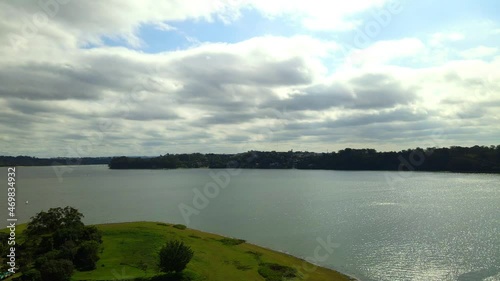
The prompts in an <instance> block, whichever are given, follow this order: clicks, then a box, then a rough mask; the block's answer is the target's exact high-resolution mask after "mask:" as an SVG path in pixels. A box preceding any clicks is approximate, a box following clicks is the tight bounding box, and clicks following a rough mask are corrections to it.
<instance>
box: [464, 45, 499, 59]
mask: <svg viewBox="0 0 500 281" xmlns="http://www.w3.org/2000/svg"><path fill="white" fill-rule="evenodd" d="M496 54H498V48H495V47H486V46H478V47H474V48H471V49H468V50H465V51H462V52H460V55H461V56H462V57H464V58H466V59H480V58H484V57H491V56H493V55H496Z"/></svg>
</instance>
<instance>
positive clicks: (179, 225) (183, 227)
mask: <svg viewBox="0 0 500 281" xmlns="http://www.w3.org/2000/svg"><path fill="white" fill-rule="evenodd" d="M174 227H175V228H177V229H180V230H184V229H186V226H185V225H183V224H175V225H174Z"/></svg>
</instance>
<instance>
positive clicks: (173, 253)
mask: <svg viewBox="0 0 500 281" xmlns="http://www.w3.org/2000/svg"><path fill="white" fill-rule="evenodd" d="M193 254H194V253H193V251H192V250H191V248H190V247H189V246H186V245H184V243H183V242H182V241H178V240H173V241H169V242H167V243H166V244H165V245H164V246H163V247H162V248H161V249H160V261H159V264H158V267H159V268H160V270H161V271H163V272H166V273H168V272H181V271H183V270H184V269H185V268H186V266H187V264H188V263H189V261H190V260H191V258H192V257H193Z"/></svg>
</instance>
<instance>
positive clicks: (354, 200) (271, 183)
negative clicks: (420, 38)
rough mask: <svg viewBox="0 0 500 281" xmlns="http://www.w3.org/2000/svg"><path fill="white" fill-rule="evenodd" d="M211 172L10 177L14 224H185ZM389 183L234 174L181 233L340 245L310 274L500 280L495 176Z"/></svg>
mask: <svg viewBox="0 0 500 281" xmlns="http://www.w3.org/2000/svg"><path fill="white" fill-rule="evenodd" d="M2 171H3V172H2V173H1V175H0V180H1V182H3V183H6V173H7V169H6V168H3V169H2ZM210 171H215V172H218V171H221V170H208V169H192V170H123V171H119V170H109V169H107V167H106V166H81V167H76V168H75V170H74V171H73V172H71V173H66V174H64V175H63V178H62V181H59V179H58V178H57V176H56V173H55V172H54V169H53V167H18V168H17V188H18V195H17V200H18V201H20V202H25V201H29V204H25V203H22V204H21V205H19V206H18V209H17V213H18V218H19V219H20V221H22V222H26V221H28V220H29V218H30V217H31V216H33V215H35V214H36V213H37V212H39V211H41V210H46V209H48V208H50V207H59V206H67V205H69V206H74V207H76V208H78V209H79V210H80V211H81V212H82V213H84V214H85V223H91V224H94V223H107V222H123V221H138V220H148V221H165V222H175V223H184V224H186V222H185V220H184V219H183V216H182V215H181V212H180V211H179V204H181V203H184V204H186V205H189V206H193V197H194V192H193V189H199V190H203V187H204V186H205V185H206V184H207V183H210V182H213V181H214V180H213V179H212V178H211V177H210V175H209V172H210ZM397 175H398V173H396V172H341V171H300V170H243V171H242V172H241V173H240V174H238V175H235V176H232V177H231V178H230V182H229V185H228V186H227V187H226V188H225V189H221V191H220V193H219V194H218V195H217V196H216V197H214V198H212V199H209V203H208V206H207V207H206V208H204V209H202V210H200V211H199V214H197V215H192V216H190V222H189V227H191V228H196V229H200V230H204V231H209V232H215V233H220V234H223V235H227V236H233V237H238V238H243V239H246V240H247V241H249V242H251V243H255V244H259V245H262V246H266V247H269V248H272V249H275V250H280V251H284V252H287V253H290V254H293V255H295V256H299V257H303V258H305V257H309V256H313V254H314V250H315V248H316V247H317V246H318V245H319V244H318V242H317V239H318V238H320V239H323V240H327V237H328V236H330V237H331V240H332V241H333V242H334V243H336V245H338V247H337V248H335V250H334V252H333V253H332V254H331V255H330V256H329V257H328V259H327V260H326V261H324V262H320V263H319V264H321V265H323V266H327V267H330V268H333V269H336V270H339V271H342V272H344V273H347V274H350V275H353V276H356V277H357V278H359V279H360V280H363V281H372V280H373V281H375V280H376V281H378V280H381V281H385V280H387V281H394V280H418V281H420V280H422V281H432V280H439V281H441V280H459V281H467V280H485V281H493V280H500V235H499V233H500V175H481V174H479V175H476V174H453V173H405V174H404V176H405V177H406V179H405V180H403V181H398V182H396V183H395V184H389V183H388V181H387V178H394V177H397ZM4 185H5V184H4ZM5 186H6V185H5ZM5 190H6V188H5ZM6 197H7V194H6V191H5V192H3V193H2V194H1V199H0V200H1V201H0V207H1V208H2V209H4V210H6V208H7V205H6ZM1 214H2V216H3V218H2V219H4V221H5V219H6V218H7V217H6V214H7V211H4V212H1Z"/></svg>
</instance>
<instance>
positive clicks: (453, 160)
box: [0, 145, 500, 174]
mask: <svg viewBox="0 0 500 281" xmlns="http://www.w3.org/2000/svg"><path fill="white" fill-rule="evenodd" d="M94 164H103V165H108V167H109V168H110V169H117V170H119V169H148V170H151V169H179V168H188V169H190V168H214V169H215V168H217V169H218V168H229V169H297V170H336V171H424V172H452V173H491V174H498V173H500V145H497V146H494V145H491V146H477V145H476V146H472V147H459V146H452V147H449V148H425V149H423V148H416V149H412V150H410V149H408V150H402V151H398V152H396V151H390V152H378V151H376V150H375V149H351V148H346V149H343V150H339V151H338V152H329V153H328V152H327V153H316V152H308V151H293V150H290V151H287V152H276V151H248V152H244V153H237V154H215V153H206V154H202V153H189V154H165V155H159V156H156V157H127V156H119V157H83V158H34V157H28V156H17V157H13V156H0V166H7V167H9V166H59V165H63V166H76V165H94Z"/></svg>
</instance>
